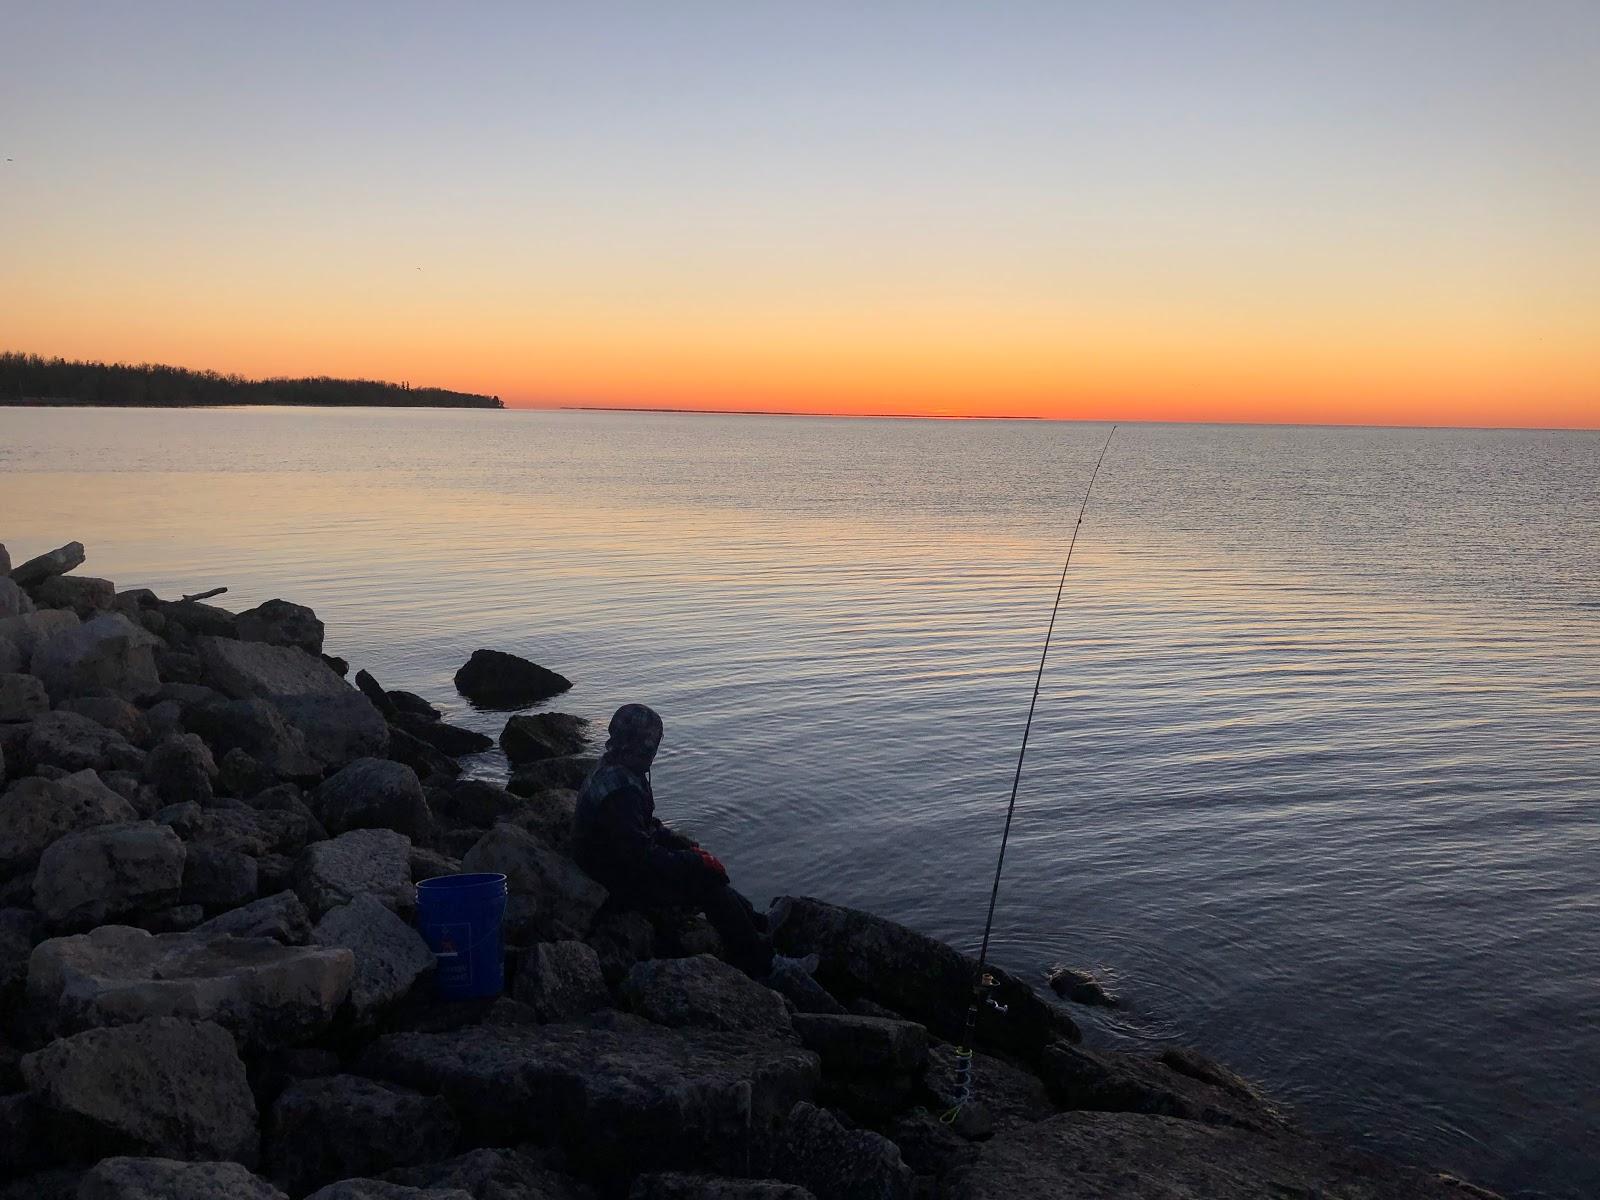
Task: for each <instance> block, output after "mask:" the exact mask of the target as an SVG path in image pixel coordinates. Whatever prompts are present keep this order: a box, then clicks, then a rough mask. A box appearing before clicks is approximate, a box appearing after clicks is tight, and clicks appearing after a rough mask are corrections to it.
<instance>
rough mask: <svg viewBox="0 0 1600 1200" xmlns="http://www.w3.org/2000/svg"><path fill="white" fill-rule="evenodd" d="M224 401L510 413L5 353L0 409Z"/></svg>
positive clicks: (286, 381)
mask: <svg viewBox="0 0 1600 1200" xmlns="http://www.w3.org/2000/svg"><path fill="white" fill-rule="evenodd" d="M221 404H271V405H328V406H333V407H374V408H380V407H395V408H504V407H505V405H504V403H502V402H501V400H500V397H498V396H480V395H477V394H475V393H472V392H453V391H450V390H448V389H446V388H435V387H418V388H414V387H412V386H411V385H410V384H409V383H386V382H384V381H382V380H376V379H333V378H330V377H328V376H325V375H319V376H310V377H306V378H302V379H290V378H281V377H274V378H270V379H247V378H245V377H244V376H242V375H225V374H222V373H220V372H217V371H192V370H188V369H187V368H184V367H172V366H166V365H163V364H160V363H139V364H136V365H135V364H129V363H102V362H75V361H72V360H69V359H65V358H45V357H43V356H41V355H37V354H18V353H12V352H0V406H6V405H11V406H17V405H84V406H105V407H116V408H194V407H199V406H202V405H221Z"/></svg>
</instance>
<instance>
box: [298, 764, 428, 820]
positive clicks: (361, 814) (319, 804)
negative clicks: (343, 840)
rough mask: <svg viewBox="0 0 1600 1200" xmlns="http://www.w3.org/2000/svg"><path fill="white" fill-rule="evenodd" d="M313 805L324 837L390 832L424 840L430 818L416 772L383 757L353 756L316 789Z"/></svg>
mask: <svg viewBox="0 0 1600 1200" xmlns="http://www.w3.org/2000/svg"><path fill="white" fill-rule="evenodd" d="M312 806H313V808H314V810H315V811H316V813H317V815H318V817H320V818H321V820H322V824H323V825H324V827H326V828H327V830H328V832H329V833H345V832H347V831H349V830H351V829H393V830H397V831H398V832H400V833H403V834H405V835H406V836H407V837H412V838H420V837H425V836H427V835H428V833H429V832H431V830H432V828H433V816H432V814H431V813H430V812H429V811H428V802H427V800H426V799H425V798H424V797H423V794H422V783H421V782H420V781H419V780H418V779H417V774H416V772H415V771H413V770H412V769H411V768H410V767H408V766H406V765H405V764H404V763H398V762H394V761H392V760H390V759H387V758H358V759H356V760H355V761H354V762H352V763H348V764H347V765H345V766H344V767H342V768H340V769H339V771H338V772H336V773H335V774H334V775H332V776H330V777H329V778H328V779H327V780H325V781H324V782H323V783H322V785H321V786H320V787H318V788H317V790H316V794H315V796H314V797H313V800H312Z"/></svg>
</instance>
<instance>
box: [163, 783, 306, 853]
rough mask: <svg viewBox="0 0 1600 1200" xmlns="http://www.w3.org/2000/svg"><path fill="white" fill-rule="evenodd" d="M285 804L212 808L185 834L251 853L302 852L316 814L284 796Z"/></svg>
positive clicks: (196, 840) (226, 848)
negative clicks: (281, 806) (261, 806)
mask: <svg viewBox="0 0 1600 1200" xmlns="http://www.w3.org/2000/svg"><path fill="white" fill-rule="evenodd" d="M291 786H292V785H291ZM281 799H282V803H283V804H284V807H283V808H208V809H203V810H201V812H200V813H199V815H198V817H197V818H196V819H195V821H194V823H193V826H192V828H191V829H190V830H189V831H188V832H187V833H185V834H184V836H185V837H187V838H189V839H191V840H192V841H194V842H198V843H203V844H205V845H210V846H216V847H218V848H220V849H224V850H232V851H235V852H236V853H239V854H249V855H253V856H255V857H257V858H260V857H262V856H264V855H267V854H298V853H300V851H301V850H302V849H303V848H304V847H305V845H306V842H307V841H308V840H310V839H311V837H312V831H313V828H314V827H316V825H317V823H316V818H315V817H313V816H312V815H311V814H310V813H308V812H307V811H305V807H304V805H299V806H298V807H296V805H295V804H294V803H293V801H292V800H291V798H290V797H287V796H284V797H282V798H281Z"/></svg>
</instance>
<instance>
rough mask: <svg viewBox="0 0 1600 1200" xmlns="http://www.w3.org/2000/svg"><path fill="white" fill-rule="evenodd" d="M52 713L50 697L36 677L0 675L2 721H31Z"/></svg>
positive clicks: (17, 674) (17, 673) (0, 717)
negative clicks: (46, 713)
mask: <svg viewBox="0 0 1600 1200" xmlns="http://www.w3.org/2000/svg"><path fill="white" fill-rule="evenodd" d="M49 711H50V696H49V694H48V693H46V692H45V690H44V684H43V683H41V682H40V681H39V678H38V677H37V676H35V675H23V674H21V673H19V672H15V671H8V672H6V673H5V674H0V721H31V720H33V718H34V717H37V716H39V715H40V714H41V713H45V712H49Z"/></svg>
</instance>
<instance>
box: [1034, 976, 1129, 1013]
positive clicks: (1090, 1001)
mask: <svg viewBox="0 0 1600 1200" xmlns="http://www.w3.org/2000/svg"><path fill="white" fill-rule="evenodd" d="M1047 978H1048V979H1049V983H1050V990H1051V991H1053V992H1055V994H1056V995H1058V996H1060V997H1061V998H1062V999H1063V1000H1071V1001H1073V1002H1074V1003H1075V1004H1087V1005H1091V1006H1095V1007H1099V1008H1120V1007H1121V1005H1122V1002H1121V1001H1120V1000H1118V999H1117V998H1116V997H1115V996H1113V995H1112V994H1111V993H1110V992H1108V991H1106V989H1105V987H1104V985H1103V984H1101V982H1100V981H1099V980H1098V979H1096V978H1095V977H1094V976H1093V975H1091V974H1089V973H1088V972H1087V971H1075V970H1073V969H1072V968H1071V967H1066V966H1056V967H1052V968H1050V974H1049V976H1048V977H1047Z"/></svg>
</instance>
